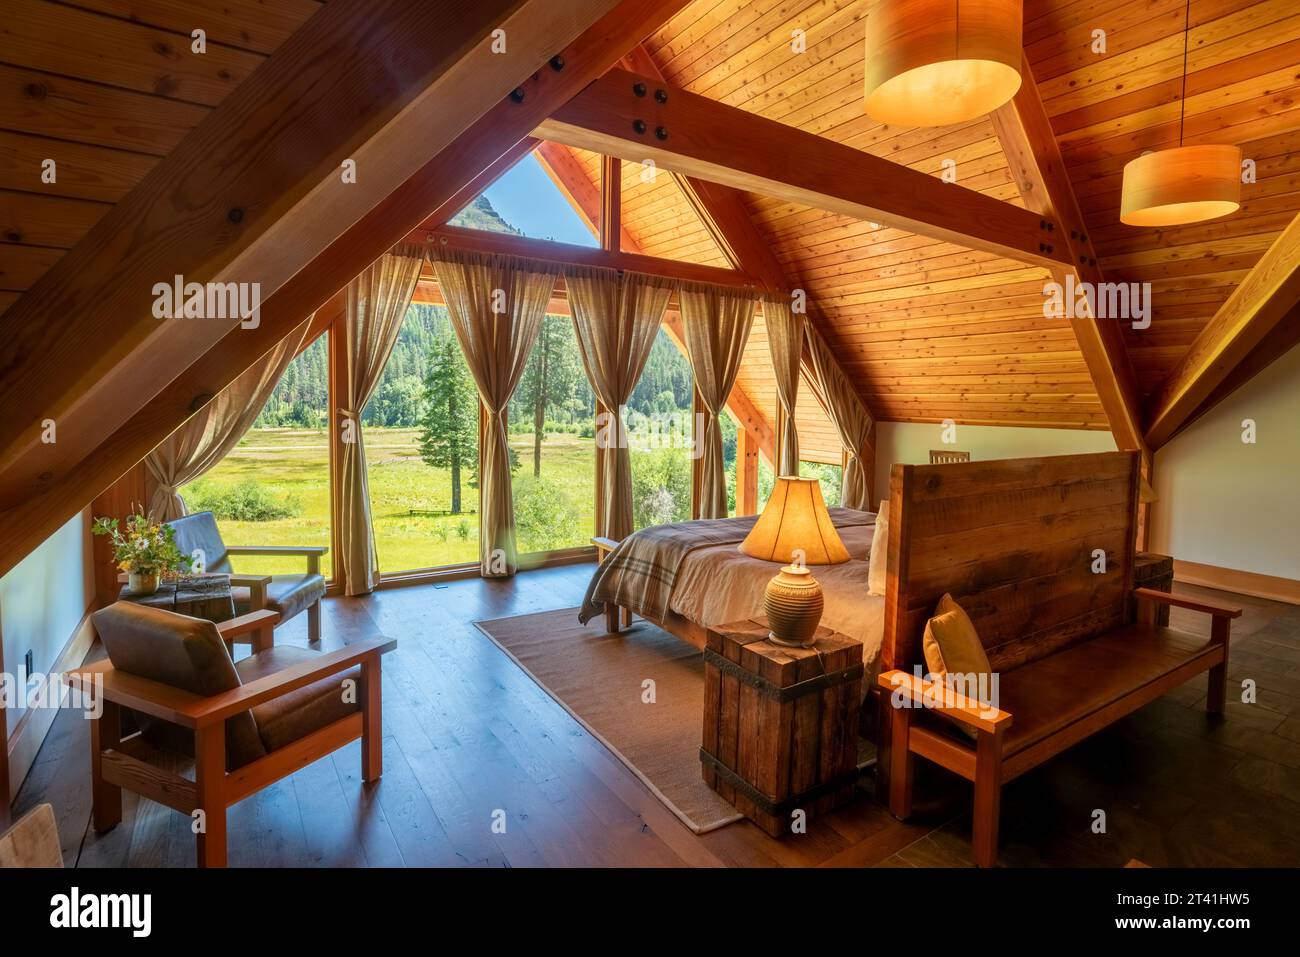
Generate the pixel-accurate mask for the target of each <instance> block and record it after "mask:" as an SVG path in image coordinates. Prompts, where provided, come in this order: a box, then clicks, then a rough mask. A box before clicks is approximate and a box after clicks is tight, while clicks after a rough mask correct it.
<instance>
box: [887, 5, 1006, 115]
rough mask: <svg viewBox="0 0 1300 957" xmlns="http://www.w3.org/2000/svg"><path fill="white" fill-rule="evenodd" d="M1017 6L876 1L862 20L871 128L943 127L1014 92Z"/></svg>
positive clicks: (995, 104)
mask: <svg viewBox="0 0 1300 957" xmlns="http://www.w3.org/2000/svg"><path fill="white" fill-rule="evenodd" d="M1022 3H1023V0H876V3H875V4H874V5H873V6H872V8H871V12H870V13H869V14H868V15H867V54H866V71H865V88H864V92H865V96H866V110H867V115H869V116H870V117H871V118H872V119H873V120H875V121H876V122H877V123H889V124H893V125H895V126H946V125H947V124H949V123H964V122H966V121H967V120H972V119H974V118H975V117H977V116H983V115H985V114H986V113H992V112H993V111H994V110H996V109H997V108H998V107H999V106H1002V105H1003V104H1004V103H1006V102H1007V101H1008V100H1010V99H1011V98H1012V97H1013V96H1015V95H1016V91H1017V90H1018V89H1020V64H1021V60H1022V57H1023V54H1022V53H1021V46H1020V38H1021V33H1022V28H1023V24H1024V11H1023V9H1022Z"/></svg>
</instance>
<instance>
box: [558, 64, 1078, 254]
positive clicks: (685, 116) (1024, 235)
mask: <svg viewBox="0 0 1300 957" xmlns="http://www.w3.org/2000/svg"><path fill="white" fill-rule="evenodd" d="M637 89H642V90H644V91H645V95H640V96H639V95H637V93H636V92H635V91H636V90H637ZM660 90H662V91H663V94H664V95H663V96H662V97H657V96H656V95H655V93H656V92H658V91H660ZM661 99H662V100H663V102H660V100H661ZM642 130H644V132H642ZM535 135H537V136H539V137H541V138H542V139H550V140H555V141H557V142H560V143H564V144H565V145H567V146H575V147H581V148H583V149H588V150H594V151H595V152H598V153H604V154H607V155H611V156H618V157H620V158H622V159H625V160H630V161H634V162H643V161H644V160H647V159H651V160H654V161H655V163H656V164H657V165H658V166H659V167H661V168H663V169H667V170H671V171H673V172H677V173H683V174H685V175H688V176H692V177H695V178H697V179H703V180H709V181H711V182H716V183H722V184H724V185H727V186H733V187H735V188H737V189H743V190H749V191H752V192H757V193H764V194H766V195H769V196H775V197H777V198H780V199H785V200H788V201H791V202H796V203H801V204H803V205H805V206H813V207H816V208H819V209H825V210H830V211H831V212H836V213H840V214H842V215H846V216H852V217H854V218H856V219H861V220H869V221H871V222H879V223H886V224H888V225H891V226H895V227H898V228H900V229H905V230H907V231H909V232H913V233H920V234H923V235H927V236H933V237H935V238H938V239H943V240H946V241H948V242H954V243H958V244H960V245H963V246H968V247H971V248H974V249H983V250H988V251H991V252H995V253H997V254H999V255H1002V256H1008V257H1010V258H1013V259H1018V260H1023V261H1026V262H1031V263H1037V264H1040V265H1047V266H1051V265H1068V258H1067V255H1068V254H1067V253H1066V252H1065V250H1064V249H1063V248H1062V247H1061V246H1060V245H1059V244H1054V243H1053V242H1052V237H1051V234H1049V233H1048V231H1047V230H1046V229H1045V228H1044V226H1043V225H1042V224H1043V217H1042V216H1039V215H1036V214H1034V213H1032V212H1029V211H1028V210H1024V209H1021V208H1020V207H1018V206H1013V205H1011V204H1010V203H1004V202H1001V201H999V200H996V199H993V198H991V197H988V196H985V195H984V194H983V193H977V192H975V191H974V190H970V189H966V188H965V187H962V186H958V185H956V184H951V183H944V182H943V181H942V180H940V179H937V178H936V177H933V176H928V175H926V174H925V173H921V172H918V171H916V170H913V169H909V168H907V167H904V166H900V165H898V164H896V163H891V162H889V161H888V160H883V159H880V158H878V157H875V156H872V155H871V154H869V153H864V152H862V151H861V150H856V149H853V148H852V147H849V146H845V145H843V144H841V143H836V142H835V141H833V140H829V139H826V138H824V137H820V136H815V135H813V134H811V133H805V132H803V131H801V130H799V129H796V128H794V127H791V126H787V125H785V124H783V123H778V122H776V121H774V120H768V119H765V118H764V117H761V116H758V115H755V114H753V113H748V112H746V111H744V110H741V109H739V108H737V107H733V106H727V105H726V104H724V103H719V102H717V101H715V100H710V99H709V98H707V97H704V96H699V95H696V94H694V93H688V92H686V91H685V90H680V89H677V88H674V87H669V86H667V85H666V84H663V83H658V82H656V81H655V79H654V78H653V77H647V76H643V75H640V74H635V73H630V72H628V71H626V70H611V71H610V72H609V73H607V74H606V75H605V76H603V77H602V78H601V79H599V80H597V81H596V82H595V83H593V84H591V85H590V86H589V87H587V88H586V89H585V90H583V91H582V93H580V94H578V95H577V96H576V97H574V98H573V99H572V100H570V101H569V102H568V103H567V104H566V105H565V106H563V107H562V108H560V109H559V110H557V111H556V112H555V114H554V115H552V117H551V118H550V119H549V120H547V121H546V122H544V123H542V124H540V126H539V127H538V129H537V130H536V133H535ZM794 158H797V161H795V159H794Z"/></svg>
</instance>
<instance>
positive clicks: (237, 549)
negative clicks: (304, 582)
mask: <svg viewBox="0 0 1300 957" xmlns="http://www.w3.org/2000/svg"><path fill="white" fill-rule="evenodd" d="M328 551H329V549H328V548H327V547H326V546H324V545H227V546H226V554H227V555H301V556H302V557H304V558H306V559H307V574H308V575H319V574H320V559H321V556H322V555H324V554H326V553H327V552H328Z"/></svg>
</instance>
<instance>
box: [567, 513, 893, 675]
mask: <svg viewBox="0 0 1300 957" xmlns="http://www.w3.org/2000/svg"><path fill="white" fill-rule="evenodd" d="M829 511H830V515H831V520H832V521H833V522H834V524H835V528H836V530H837V531H838V532H839V534H840V538H841V539H842V540H843V542H844V546H845V548H847V549H848V551H849V555H850V556H851V558H850V560H849V561H847V562H844V563H842V564H839V565H818V566H814V568H813V575H814V576H815V577H816V579H817V581H818V582H819V583H820V584H821V586H822V592H823V594H824V595H825V599H826V608H825V611H824V612H823V613H822V624H823V625H825V626H827V627H828V628H833V629H835V630H836V631H839V632H842V633H844V634H846V635H849V636H851V637H853V638H856V639H858V640H859V641H861V642H862V646H863V664H864V665H865V666H866V671H867V677H868V678H869V679H871V678H874V675H875V673H876V671H877V670H878V664H879V658H880V645H881V639H882V636H883V633H884V617H885V599H884V596H883V595H881V596H874V595H870V594H868V593H867V565H868V562H867V559H868V556H869V555H870V553H871V537H872V535H873V534H874V533H875V528H876V515H875V513H874V512H860V511H856V510H854V509H848V508H832V509H830V510H829ZM757 520H758V519H757V516H753V515H749V516H743V517H738V518H724V519H703V520H699V521H693V522H676V523H673V524H669V525H656V526H652V527H650V528H645V529H642V530H640V531H638V532H634V533H633V534H632V535H629V536H628V537H627V538H625V539H624V540H623V541H621V542H611V541H601V542H598V543H597V544H598V545H599V546H600V547H601V550H602V552H608V554H607V555H605V557H604V560H603V561H602V562H601V563H600V565H599V566H598V567H597V569H596V572H595V574H593V575H592V578H591V583H590V584H589V585H588V586H587V595H586V598H585V599H584V601H583V604H582V608H581V609H580V611H579V613H578V617H579V620H581V621H582V622H583V623H584V624H585V623H586V622H588V621H590V620H591V619H592V618H595V617H597V616H599V615H601V614H604V615H605V616H606V621H607V622H608V627H609V630H610V631H611V632H613V631H617V630H618V627H619V622H620V620H622V621H623V622H624V623H626V622H627V620H628V618H629V615H628V613H635V614H637V615H640V616H641V617H642V618H645V619H646V620H648V621H650V622H652V623H654V624H656V625H659V626H660V627H661V628H663V629H664V630H665V631H668V632H670V633H671V634H673V635H676V636H677V637H678V638H681V639H682V640H684V641H687V642H690V643H691V644H693V645H695V646H696V647H700V648H702V647H703V646H704V637H705V633H706V632H707V630H708V629H709V628H710V627H713V626H716V625H721V624H725V623H726V622H730V621H736V620H738V619H742V618H749V617H752V616H753V615H755V614H758V613H759V612H761V610H762V607H763V589H764V588H765V587H766V585H767V583H768V581H769V580H770V579H771V578H772V576H773V575H775V574H776V572H777V569H778V568H779V567H780V565H779V563H777V562H766V561H762V560H760V559H757V558H750V557H749V556H748V555H745V554H742V553H741V552H740V550H739V549H738V548H737V546H738V545H739V544H740V542H741V541H743V540H744V538H745V536H746V535H748V534H749V531H750V529H751V528H753V527H754V523H755V522H756V521H757ZM620 612H621V613H620ZM865 686H866V687H870V681H868V682H866V683H865Z"/></svg>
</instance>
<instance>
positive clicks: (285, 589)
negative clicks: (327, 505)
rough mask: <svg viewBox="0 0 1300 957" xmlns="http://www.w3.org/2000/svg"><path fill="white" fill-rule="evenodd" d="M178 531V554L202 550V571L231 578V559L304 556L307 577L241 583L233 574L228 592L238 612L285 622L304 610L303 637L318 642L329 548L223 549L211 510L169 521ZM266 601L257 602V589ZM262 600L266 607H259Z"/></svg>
mask: <svg viewBox="0 0 1300 957" xmlns="http://www.w3.org/2000/svg"><path fill="white" fill-rule="evenodd" d="M168 524H169V525H171V527H172V528H173V529H175V531H176V544H177V546H178V547H179V548H180V550H181V551H182V552H185V553H186V554H190V555H192V554H194V553H195V551H196V550H197V551H201V552H202V554H203V557H204V570H205V571H209V572H225V573H227V574H231V571H232V569H231V565H230V557H231V556H232V555H302V556H303V557H305V558H306V559H307V568H306V573H305V574H302V575H272V576H271V577H270V581H269V582H266V583H265V584H261V581H262V580H257V581H253V580H249V581H245V580H244V579H243V578H241V577H240V576H236V575H233V574H232V575H231V582H230V583H231V593H232V596H233V597H234V600H235V612H236V614H245V613H247V612H250V611H256V610H257V609H259V608H261V607H265V608H268V609H270V610H271V611H274V612H276V613H277V614H278V615H279V616H280V621H282V622H283V621H288V620H289V619H290V618H293V617H294V616H295V615H297V614H298V613H299V612H301V611H303V610H304V609H305V610H306V612H307V636H308V638H309V639H310V640H311V641H312V642H317V641H320V600H321V599H322V598H324V597H325V577H324V576H323V575H321V573H320V559H321V556H322V555H324V554H325V553H326V552H328V551H329V549H328V548H325V547H323V546H317V545H302V546H298V545H263V546H258V545H227V544H226V543H225V542H224V541H223V540H222V538H221V532H220V531H219V530H218V528H217V520H216V518H215V517H214V516H213V514H212V513H211V512H195V513H193V514H191V515H186V516H184V517H182V518H178V519H175V520H173V521H171V522H169V523H168ZM261 589H264V590H265V597H264V598H263V599H262V600H261V602H259V597H260V596H259V591H260V590H261ZM263 602H264V604H263Z"/></svg>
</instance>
